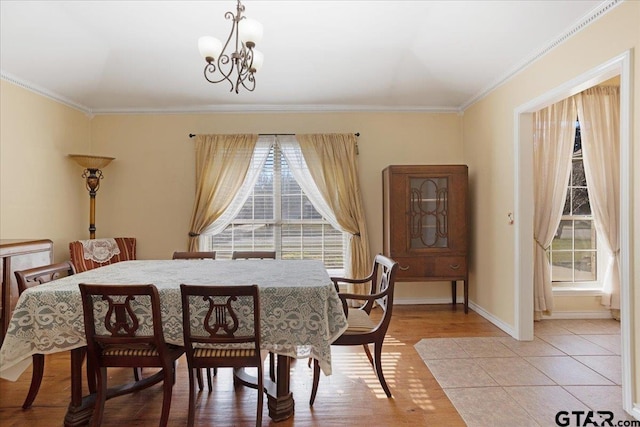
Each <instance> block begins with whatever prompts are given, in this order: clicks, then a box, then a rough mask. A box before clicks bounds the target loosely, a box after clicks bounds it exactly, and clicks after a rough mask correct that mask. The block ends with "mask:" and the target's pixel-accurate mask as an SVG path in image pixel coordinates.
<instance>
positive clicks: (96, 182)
mask: <svg viewBox="0 0 640 427" xmlns="http://www.w3.org/2000/svg"><path fill="white" fill-rule="evenodd" d="M69 157H71V158H72V159H73V160H75V161H76V163H78V164H79V165H80V166H82V167H83V168H84V172H83V174H82V177H83V178H86V180H87V181H86V185H87V190H89V238H90V239H95V238H96V193H97V192H98V188H100V180H101V179H102V171H101V169H104V168H105V167H106V166H107V165H108V164H109V163H111V161H112V160H113V159H114V157H104V156H89V155H84V154H69Z"/></svg>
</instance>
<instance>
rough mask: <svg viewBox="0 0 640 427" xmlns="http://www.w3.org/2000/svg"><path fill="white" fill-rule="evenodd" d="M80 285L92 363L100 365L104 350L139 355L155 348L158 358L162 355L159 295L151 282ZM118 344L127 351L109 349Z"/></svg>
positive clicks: (163, 344) (112, 353) (162, 356)
mask: <svg viewBox="0 0 640 427" xmlns="http://www.w3.org/2000/svg"><path fill="white" fill-rule="evenodd" d="M79 286H80V295H81V297H82V309H83V311H84V328H85V334H86V337H87V352H88V354H89V356H90V357H92V358H94V361H95V362H96V365H95V366H103V363H101V362H102V358H103V353H106V352H107V351H109V352H110V355H117V356H138V355H146V354H151V353H153V350H157V353H158V354H159V355H160V357H161V358H164V357H165V355H164V353H163V352H164V351H165V348H166V345H165V341H164V336H163V333H162V317H161V313H160V297H159V295H158V290H157V289H156V287H155V286H154V285H102V284H101V285H93V284H86V283H81V284H80V285H79ZM118 347H122V348H123V349H124V348H126V349H127V351H128V352H129V353H128V354H124V353H121V354H118V353H114V352H113V351H112V350H113V349H115V348H118ZM132 349H133V350H132ZM125 366H127V365H125ZM134 366H135V365H134Z"/></svg>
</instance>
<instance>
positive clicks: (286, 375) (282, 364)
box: [265, 354, 294, 421]
mask: <svg viewBox="0 0 640 427" xmlns="http://www.w3.org/2000/svg"><path fill="white" fill-rule="evenodd" d="M290 379H291V358H290V357H288V356H283V355H280V354H278V362H277V364H276V383H275V390H273V389H272V388H271V387H265V388H266V389H267V403H268V407H269V417H271V419H272V420H274V421H284V420H286V419H288V418H290V417H292V416H293V411H294V400H293V394H292V393H291V390H290Z"/></svg>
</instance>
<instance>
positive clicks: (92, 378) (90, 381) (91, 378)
mask: <svg viewBox="0 0 640 427" xmlns="http://www.w3.org/2000/svg"><path fill="white" fill-rule="evenodd" d="M87 385H88V387H89V393H92V394H93V393H96V391H97V386H96V370H95V366H93V362H91V358H90V357H87Z"/></svg>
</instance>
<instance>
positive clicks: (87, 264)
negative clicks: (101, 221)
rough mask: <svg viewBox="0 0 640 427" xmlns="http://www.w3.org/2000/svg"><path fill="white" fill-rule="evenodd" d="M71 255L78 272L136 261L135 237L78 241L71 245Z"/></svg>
mask: <svg viewBox="0 0 640 427" xmlns="http://www.w3.org/2000/svg"><path fill="white" fill-rule="evenodd" d="M69 254H70V257H71V262H72V263H73V265H74V266H75V268H76V272H78V273H82V272H83V271H87V270H93V269H94V268H98V267H103V266H105V265H109V264H115V263H116V262H120V261H130V260H135V259H136V239H135V237H115V238H105V239H90V240H76V241H74V242H71V243H69Z"/></svg>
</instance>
